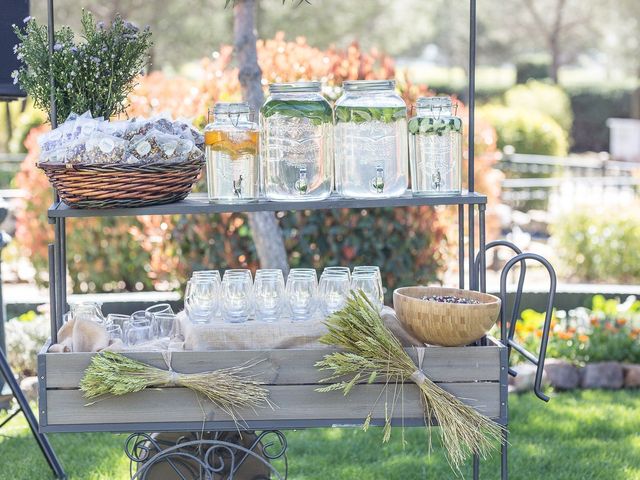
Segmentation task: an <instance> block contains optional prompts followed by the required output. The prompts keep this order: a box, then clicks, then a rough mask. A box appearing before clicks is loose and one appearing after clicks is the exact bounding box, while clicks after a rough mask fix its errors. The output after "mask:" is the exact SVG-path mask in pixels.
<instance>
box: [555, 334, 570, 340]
mask: <svg viewBox="0 0 640 480" xmlns="http://www.w3.org/2000/svg"><path fill="white" fill-rule="evenodd" d="M558 337H560V340H571V339H572V338H573V334H571V333H569V332H558Z"/></svg>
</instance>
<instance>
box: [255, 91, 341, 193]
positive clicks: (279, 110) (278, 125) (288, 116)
mask: <svg viewBox="0 0 640 480" xmlns="http://www.w3.org/2000/svg"><path fill="white" fill-rule="evenodd" d="M260 129H261V130H260V131H261V144H260V146H261V150H260V157H261V167H262V170H261V172H262V182H263V189H264V195H265V196H266V197H267V198H268V199H270V200H284V201H286V200H321V199H324V198H327V197H328V196H329V195H330V194H331V188H332V184H333V177H332V172H331V160H332V153H333V152H332V146H333V144H332V133H333V116H332V111H331V106H330V105H329V102H327V101H326V100H325V98H324V97H323V96H322V95H321V94H320V82H294V83H274V84H272V85H270V86H269V98H267V101H266V102H265V104H264V105H263V106H262V108H261V109H260Z"/></svg>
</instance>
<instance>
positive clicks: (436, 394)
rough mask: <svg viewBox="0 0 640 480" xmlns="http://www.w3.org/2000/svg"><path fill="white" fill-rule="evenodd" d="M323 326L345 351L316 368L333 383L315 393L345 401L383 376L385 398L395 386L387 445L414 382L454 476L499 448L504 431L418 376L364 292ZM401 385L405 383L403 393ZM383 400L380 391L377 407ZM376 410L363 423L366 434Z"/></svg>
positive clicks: (387, 422) (385, 432) (325, 339)
mask: <svg viewBox="0 0 640 480" xmlns="http://www.w3.org/2000/svg"><path fill="white" fill-rule="evenodd" d="M325 323H326V325H327V327H328V329H329V332H328V333H327V334H326V335H325V336H324V337H322V338H321V340H320V341H321V342H323V343H325V344H329V345H334V346H336V347H339V348H342V349H344V351H341V352H335V353H331V354H329V355H325V357H324V359H323V360H321V361H319V362H317V363H316V367H317V368H319V369H320V370H330V371H332V374H331V375H330V376H329V377H327V378H324V379H322V380H321V382H323V383H330V384H329V385H327V386H326V387H320V388H318V389H317V391H319V392H328V391H335V390H342V392H343V393H344V395H345V396H346V395H348V394H349V392H350V391H351V389H352V388H353V387H354V386H355V385H356V384H358V383H373V382H374V381H375V380H376V378H378V377H380V376H383V377H386V384H385V385H384V388H383V392H384V393H387V390H388V388H389V384H390V383H391V384H395V387H394V392H393V395H392V403H391V408H390V409H391V413H389V408H388V403H387V402H385V425H384V428H383V442H386V441H388V440H389V438H390V436H391V418H392V416H393V410H394V407H395V403H396V400H397V397H398V395H401V392H402V384H403V383H404V382H406V381H412V382H415V383H416V384H417V385H418V387H419V388H420V394H421V398H422V402H423V405H424V414H425V422H426V423H427V424H428V423H429V422H430V421H431V419H433V420H435V421H436V422H437V424H438V425H439V426H440V435H441V438H442V444H443V445H444V447H445V450H446V452H447V459H448V461H449V464H450V465H451V467H452V468H453V469H454V470H455V471H456V472H460V467H461V466H462V465H463V463H464V462H465V461H466V460H467V458H468V457H469V455H470V454H478V455H480V456H481V457H483V458H484V457H486V456H487V455H488V454H489V453H490V451H491V450H493V449H494V448H495V447H496V444H497V441H498V440H499V439H500V437H501V433H502V427H500V426H499V425H497V424H496V423H494V422H493V421H491V419H489V418H488V417H486V416H484V415H482V414H480V413H479V412H478V411H477V410H475V409H474V408H472V407H470V406H468V405H466V404H464V403H463V402H461V401H460V400H459V399H458V398H456V397H455V396H454V395H452V394H450V393H449V392H447V391H446V390H443V389H442V388H441V387H440V386H438V385H436V384H435V383H434V382H433V381H431V380H430V379H429V378H427V377H426V376H424V375H423V374H421V373H418V372H419V371H418V369H417V367H416V365H415V364H414V363H413V360H411V357H410V356H409V355H408V354H407V352H406V351H405V350H404V348H403V347H402V345H401V344H400V342H399V340H398V339H397V338H396V337H395V336H394V335H393V333H392V332H391V331H390V330H389V329H388V328H387V327H386V325H385V324H384V322H383V320H382V317H381V316H380V314H379V313H378V311H377V310H376V309H375V308H374V307H373V305H372V304H371V303H370V302H369V300H368V299H367V297H366V295H364V294H363V293H362V292H357V293H354V294H353V295H352V297H351V298H350V299H349V301H348V302H347V305H346V306H345V307H344V308H343V309H342V310H340V311H338V312H336V313H334V314H332V315H331V316H329V317H328V318H327V320H326V321H325ZM398 383H400V384H401V385H400V388H398ZM381 396H382V392H381V394H380V396H379V397H378V399H377V400H376V402H375V403H377V402H378V401H379V400H380V397H381ZM374 407H375V405H373V406H372V410H371V412H370V413H369V415H368V416H367V418H366V419H365V421H364V425H363V428H364V429H365V430H366V429H367V428H368V426H369V423H370V421H371V416H372V411H373V408H374ZM427 426H428V425H427ZM429 446H431V433H430V430H429Z"/></svg>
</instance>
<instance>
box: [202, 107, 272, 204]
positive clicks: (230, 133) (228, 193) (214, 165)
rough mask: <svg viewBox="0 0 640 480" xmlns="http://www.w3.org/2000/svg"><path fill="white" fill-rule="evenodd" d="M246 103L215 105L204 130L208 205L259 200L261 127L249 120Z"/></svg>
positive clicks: (210, 111)
mask: <svg viewBox="0 0 640 480" xmlns="http://www.w3.org/2000/svg"><path fill="white" fill-rule="evenodd" d="M250 113H251V111H250V108H249V104H247V103H216V104H215V106H214V107H213V109H210V110H209V121H211V116H213V120H214V121H213V122H212V123H209V124H208V125H207V126H206V127H205V130H204V141H205V153H206V159H207V191H208V195H209V201H210V202H214V201H220V202H243V201H251V200H256V199H257V198H258V195H259V188H258V187H259V179H258V125H256V123H255V122H252V121H251V120H250Z"/></svg>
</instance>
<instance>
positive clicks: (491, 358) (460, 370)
mask: <svg viewBox="0 0 640 480" xmlns="http://www.w3.org/2000/svg"><path fill="white" fill-rule="evenodd" d="M330 351H331V350H330V349H327V350H267V351H258V350H256V351H211V352H174V353H172V357H171V365H172V367H173V369H174V370H175V371H177V372H181V373H197V372H204V371H208V370H215V369H217V368H225V367H233V366H237V365H240V364H243V363H245V362H248V361H251V360H259V359H264V360H265V361H263V362H262V363H261V364H260V365H258V366H257V367H255V368H254V369H252V373H260V374H261V377H260V378H261V379H263V381H264V382H265V383H267V384H270V385H298V384H313V383H317V382H318V380H319V379H321V378H323V377H324V376H326V374H323V373H322V372H318V371H317V370H316V368H315V367H314V364H315V363H316V362H317V361H318V360H320V359H322V357H323V356H324V355H325V354H327V353H328V352H330ZM407 351H408V352H409V354H410V355H411V356H412V357H413V359H414V361H415V360H416V352H415V350H414V349H408V350H407ZM92 355H94V354H92V353H47V354H46V366H47V368H46V371H47V373H46V375H47V388H48V389H50V388H77V387H78V384H79V383H80V379H81V378H82V376H83V375H84V371H85V369H86V368H87V366H88V365H89V362H90V360H91V357H92ZM127 355H128V356H130V357H132V358H135V359H137V360H140V361H143V362H146V363H148V364H150V365H154V366H156V367H160V368H166V364H165V362H164V360H163V358H162V355H161V354H160V353H159V352H138V353H127ZM422 369H423V370H424V372H425V373H426V374H427V376H429V377H430V378H431V379H433V380H435V381H439V382H473V381H498V380H499V378H500V365H499V348H497V347H448V348H444V347H429V348H426V349H425V354H424V359H423V363H422ZM382 381H383V380H382V379H379V380H378V382H382Z"/></svg>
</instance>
